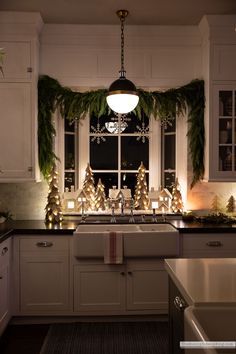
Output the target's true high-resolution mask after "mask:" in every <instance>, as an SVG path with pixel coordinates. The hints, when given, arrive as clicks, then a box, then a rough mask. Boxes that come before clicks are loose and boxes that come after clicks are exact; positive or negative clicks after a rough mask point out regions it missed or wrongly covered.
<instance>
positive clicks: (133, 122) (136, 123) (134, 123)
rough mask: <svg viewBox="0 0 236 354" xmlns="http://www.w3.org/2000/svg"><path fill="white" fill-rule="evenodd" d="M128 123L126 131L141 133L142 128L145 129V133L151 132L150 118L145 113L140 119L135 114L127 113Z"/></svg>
mask: <svg viewBox="0 0 236 354" xmlns="http://www.w3.org/2000/svg"><path fill="white" fill-rule="evenodd" d="M127 118H128V121H127V124H128V126H127V127H126V129H125V131H124V133H129V134H130V133H140V131H141V130H145V133H147V134H148V133H149V118H148V117H147V116H145V115H143V117H142V118H141V119H139V118H138V117H137V116H135V115H134V114H127Z"/></svg>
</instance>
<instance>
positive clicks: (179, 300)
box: [174, 296, 187, 311]
mask: <svg viewBox="0 0 236 354" xmlns="http://www.w3.org/2000/svg"><path fill="white" fill-rule="evenodd" d="M174 305H175V307H176V308H177V310H179V311H184V309H185V308H186V307H187V304H186V302H185V301H184V300H183V299H182V298H181V297H180V296H176V297H175V298H174Z"/></svg>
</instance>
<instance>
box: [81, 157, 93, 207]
mask: <svg viewBox="0 0 236 354" xmlns="http://www.w3.org/2000/svg"><path fill="white" fill-rule="evenodd" d="M83 191H84V193H85V195H86V198H87V201H86V203H85V208H86V210H95V187H94V178H93V171H92V169H91V167H90V165H89V163H88V164H87V167H86V170H85V179H84V183H83Z"/></svg>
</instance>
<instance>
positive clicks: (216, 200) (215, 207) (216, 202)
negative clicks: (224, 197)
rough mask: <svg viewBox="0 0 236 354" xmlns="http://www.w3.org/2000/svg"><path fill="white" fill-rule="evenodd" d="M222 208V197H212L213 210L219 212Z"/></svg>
mask: <svg viewBox="0 0 236 354" xmlns="http://www.w3.org/2000/svg"><path fill="white" fill-rule="evenodd" d="M221 209H222V207H221V204H220V198H219V197H218V195H215V196H214V198H213V199H212V203H211V211H212V212H214V213H219V212H220V210H221Z"/></svg>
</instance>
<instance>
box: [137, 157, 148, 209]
mask: <svg viewBox="0 0 236 354" xmlns="http://www.w3.org/2000/svg"><path fill="white" fill-rule="evenodd" d="M149 203H150V201H149V197H148V187H147V181H146V168H145V167H144V164H143V162H141V165H140V166H139V168H138V176H137V183H136V187H135V195H134V207H135V208H136V209H140V210H147V209H148V208H149Z"/></svg>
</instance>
